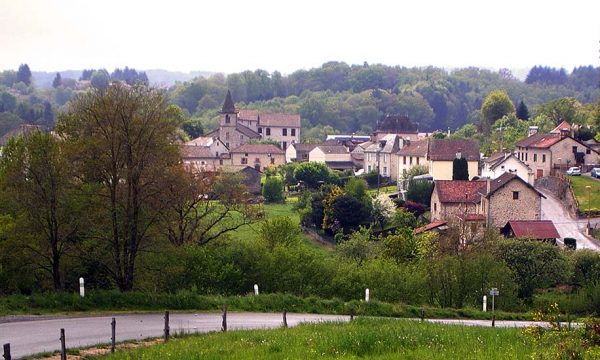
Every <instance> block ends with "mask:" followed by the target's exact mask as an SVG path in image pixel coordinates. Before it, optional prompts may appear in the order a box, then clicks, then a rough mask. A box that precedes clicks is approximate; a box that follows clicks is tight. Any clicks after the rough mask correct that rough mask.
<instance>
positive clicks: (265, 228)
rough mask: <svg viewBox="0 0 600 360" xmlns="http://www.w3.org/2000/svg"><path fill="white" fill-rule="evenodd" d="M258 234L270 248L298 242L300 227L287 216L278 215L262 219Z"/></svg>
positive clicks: (297, 243)
mask: <svg viewBox="0 0 600 360" xmlns="http://www.w3.org/2000/svg"><path fill="white" fill-rule="evenodd" d="M259 234H260V237H261V238H262V239H263V240H264V241H265V242H266V243H267V247H268V248H269V249H270V250H273V249H274V248H275V247H276V246H285V247H290V246H298V245H299V244H300V228H299V227H298V224H296V223H295V222H294V221H292V219H290V218H289V217H288V216H279V217H275V218H273V219H267V220H266V221H263V223H262V224H261V226H260V230H259Z"/></svg>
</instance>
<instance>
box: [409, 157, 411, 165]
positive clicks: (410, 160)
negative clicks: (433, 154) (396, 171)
mask: <svg viewBox="0 0 600 360" xmlns="http://www.w3.org/2000/svg"><path fill="white" fill-rule="evenodd" d="M409 164H410V165H412V156H411V157H410V162H409Z"/></svg>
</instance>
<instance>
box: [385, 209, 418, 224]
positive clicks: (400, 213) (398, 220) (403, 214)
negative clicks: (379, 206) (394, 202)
mask: <svg viewBox="0 0 600 360" xmlns="http://www.w3.org/2000/svg"><path fill="white" fill-rule="evenodd" d="M391 224H392V226H395V227H399V228H410V229H414V228H415V227H417V224H418V222H417V218H416V217H415V215H414V214H413V213H411V212H408V211H405V210H404V209H402V208H400V209H396V212H395V214H394V216H393V217H392V220H391Z"/></svg>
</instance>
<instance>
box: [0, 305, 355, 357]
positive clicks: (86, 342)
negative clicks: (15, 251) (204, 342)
mask: <svg viewBox="0 0 600 360" xmlns="http://www.w3.org/2000/svg"><path fill="white" fill-rule="evenodd" d="M114 317H115V319H116V322H117V325H116V328H117V330H116V335H117V336H116V338H117V341H118V342H121V341H125V340H134V339H136V340H141V339H145V338H149V337H159V336H162V335H163V329H164V314H134V315H133V314H132V315H115V316H114ZM112 318H113V317H112V316H89V317H45V318H44V319H42V320H34V319H26V320H25V321H20V320H19V319H12V320H8V321H7V322H4V323H0V345H2V344H6V343H10V346H11V353H12V356H13V358H20V357H23V356H27V355H33V354H37V353H41V352H46V351H56V350H59V349H60V341H59V337H60V329H61V328H63V329H65V337H66V344H67V348H80V347H86V346H91V345H96V344H100V343H109V342H110V337H111V326H110V323H111V320H112ZM15 320H16V321H15ZM348 320H349V317H348V316H341V315H317V314H287V322H288V326H295V325H298V324H299V323H301V322H326V321H348ZM282 324H283V314H282V313H275V314H273V313H228V314H227V328H228V329H229V330H239V329H272V328H277V327H280V326H282ZM221 325H222V317H221V314H220V313H198V314H194V313H171V314H170V328H171V334H176V333H182V332H186V333H195V332H198V333H205V332H210V331H219V330H220V329H221Z"/></svg>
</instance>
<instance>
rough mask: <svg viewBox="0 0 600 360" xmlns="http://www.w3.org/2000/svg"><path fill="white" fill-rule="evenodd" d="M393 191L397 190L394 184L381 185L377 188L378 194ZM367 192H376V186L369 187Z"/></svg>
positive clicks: (372, 193) (373, 193)
mask: <svg viewBox="0 0 600 360" xmlns="http://www.w3.org/2000/svg"><path fill="white" fill-rule="evenodd" d="M395 192H398V188H397V187H396V185H390V186H382V187H380V188H379V193H380V194H391V193H395ZM369 193H370V194H371V195H375V194H377V188H374V189H369Z"/></svg>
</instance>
